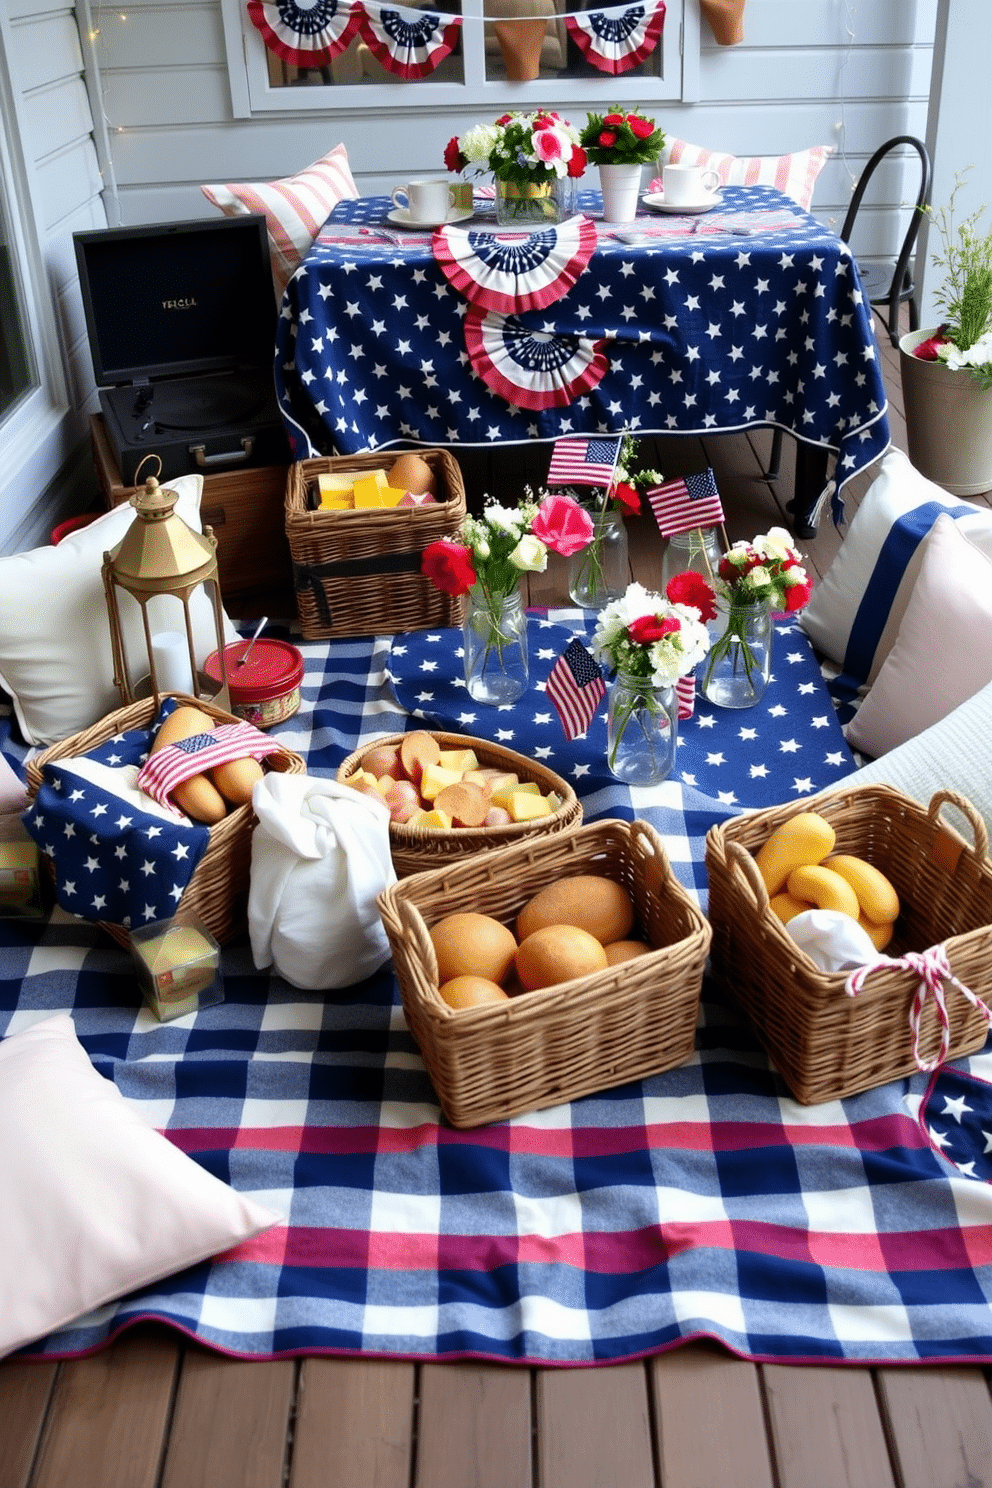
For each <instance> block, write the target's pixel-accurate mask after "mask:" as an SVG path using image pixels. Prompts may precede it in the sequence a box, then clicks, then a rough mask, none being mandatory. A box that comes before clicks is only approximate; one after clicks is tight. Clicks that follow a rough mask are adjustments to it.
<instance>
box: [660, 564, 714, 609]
mask: <svg viewBox="0 0 992 1488" xmlns="http://www.w3.org/2000/svg"><path fill="white" fill-rule="evenodd" d="M665 597H666V599H668V600H670V601H671V603H672V604H682V605H692V606H693V607H694V608H695V609H697V610H698V611H699V618H700V620H715V619H716V595H715V594H714V593H713V590H712V588H711V587H710V585H709V584H707V582H706V580H705V579H704V578H703V576H702V574H701V573H695V572H694V571H693V570H692V569H691V568H690V569H686V571H685V573H679V574H675V575H674V576H673V577H672V578H670V579H669V581H668V583H667V584H666V585H665Z"/></svg>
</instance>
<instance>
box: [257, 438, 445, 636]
mask: <svg viewBox="0 0 992 1488" xmlns="http://www.w3.org/2000/svg"><path fill="white" fill-rule="evenodd" d="M418 453H419V454H420V455H421V457H422V458H423V459H424V460H426V461H427V464H428V465H429V466H430V467H431V470H432V471H433V472H434V476H435V479H436V481H437V487H438V490H437V497H438V499H437V501H436V502H431V503H428V504H427V505H425V506H403V507H387V508H384V509H383V510H370V511H312V510H311V509H310V497H311V495H312V493H313V491H314V489H315V487H316V484H317V477H318V476H319V475H321V474H323V473H324V472H326V471H329V470H375V469H377V468H379V467H381V466H383V465H385V466H387V467H388V465H389V464H390V456H389V455H388V454H384V453H383V452H382V451H381V450H380V451H378V452H373V453H372V454H364V455H341V456H333V457H327V458H320V459H315V460H301V461H298V462H297V463H296V464H295V465H291V466H290V469H289V477H288V480H287V483H286V535H287V537H288V539H289V551H290V556H291V557H292V560H293V577H294V584H295V588H296V608H297V613H298V614H299V619H300V627H301V629H302V631H303V635H304V637H305V639H306V640H308V641H320V640H325V639H327V638H328V637H334V638H335V639H337V638H339V637H341V636H356V635H378V634H380V633H381V632H395V631H403V630H429V629H431V628H433V627H434V626H444V625H461V623H462V616H463V614H464V609H465V602H464V599H456V598H454V597H453V596H452V595H450V594H442V593H441V591H440V590H439V589H436V588H435V587H434V585H433V584H432V583H431V582H430V580H429V579H426V578H425V577H424V576H423V574H422V573H421V572H420V561H421V554H422V553H423V551H424V548H426V547H427V545H428V543H432V542H436V541H437V540H438V538H442V537H456V536H457V535H458V531H459V529H460V527H461V524H462V521H463V519H464V517H465V514H466V505H465V484H464V481H463V480H462V473H461V470H460V469H459V466H458V462H457V461H456V460H455V459H454V458H453V457H452V456H451V455H450V454H449V453H448V451H447V450H441V449H428V450H419V451H418Z"/></svg>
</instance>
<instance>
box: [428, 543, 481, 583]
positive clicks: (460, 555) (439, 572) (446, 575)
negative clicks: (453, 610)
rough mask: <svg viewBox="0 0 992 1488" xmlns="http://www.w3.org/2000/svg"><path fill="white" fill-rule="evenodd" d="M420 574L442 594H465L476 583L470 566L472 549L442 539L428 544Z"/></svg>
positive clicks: (462, 544)
mask: <svg viewBox="0 0 992 1488" xmlns="http://www.w3.org/2000/svg"><path fill="white" fill-rule="evenodd" d="M420 572H421V573H422V574H423V575H424V577H425V578H428V579H430V581H431V583H432V584H433V585H434V588H435V589H440V591H441V593H442V594H453V595H455V596H456V597H457V596H458V595H460V594H467V593H468V591H469V590H470V589H471V587H472V585H473V584H474V583H475V581H476V572H475V568H474V567H473V564H472V549H471V548H469V547H466V546H465V544H464V543H456V542H451V541H450V539H448V538H442V539H441V540H440V541H439V542H432V543H429V544H428V546H427V547H426V548H425V549H424V552H423V557H422V559H421V564H420Z"/></svg>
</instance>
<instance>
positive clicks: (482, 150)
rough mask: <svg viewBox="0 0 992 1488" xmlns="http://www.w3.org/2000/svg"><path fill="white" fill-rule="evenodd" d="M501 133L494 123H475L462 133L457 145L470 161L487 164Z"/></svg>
mask: <svg viewBox="0 0 992 1488" xmlns="http://www.w3.org/2000/svg"><path fill="white" fill-rule="evenodd" d="M501 135H502V130H500V129H497V127H496V125H495V124H476V125H475V126H474V127H473V128H472V129H469V130H466V132H465V133H464V134H463V135H462V137H461V139H460V140H459V141H458V147H459V149H460V150H461V152H462V154H463V155H464V156H465V159H466V160H467V161H469V162H470V163H472V164H476V165H488V164H489V156H490V153H491V152H492V151H493V150H494V149H495V148H496V146H497V145H498V144H499V141H500V138H501Z"/></svg>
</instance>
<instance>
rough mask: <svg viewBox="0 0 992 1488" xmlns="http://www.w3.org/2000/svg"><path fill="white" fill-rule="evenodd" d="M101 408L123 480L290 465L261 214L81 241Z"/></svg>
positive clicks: (91, 235) (79, 237) (84, 236)
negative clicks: (155, 472) (155, 459)
mask: <svg viewBox="0 0 992 1488" xmlns="http://www.w3.org/2000/svg"><path fill="white" fill-rule="evenodd" d="M73 242H74V244H75V251H76V262H77V265H78V268H79V280H80V288H81V291H82V297H83V306H84V310H85V313H86V328H87V331H88V333H89V342H90V353H91V355H92V358H93V371H94V375H95V377H96V381H97V386H98V388H99V398H100V407H101V410H102V412H103V415H104V419H105V422H106V427H107V434H108V436H109V438H110V441H111V444H112V446H113V450H114V454H115V456H116V458H117V462H118V465H119V467H120V471H121V476H122V478H123V480H124V481H125V482H126V483H127V484H129V485H131V484H133V483H134V480H135V473H136V471H137V469H138V466H139V465H140V464H141V461H142V460H143V459H144V458H145V456H146V455H149V454H156V455H158V456H159V458H160V459H161V461H162V471H161V475H160V477H159V478H160V479H162V480H169V479H172V478H175V477H176V476H179V475H185V474H187V473H189V472H191V471H201V472H203V473H204V474H206V473H208V472H210V471H215V470H220V471H227V470H232V469H235V468H236V467H238V466H261V465H286V464H288V463H289V461H290V459H291V455H290V453H289V445H288V442H287V439H286V435H285V431H284V428H283V424H282V420H281V418H280V416H279V408H278V404H277V402H276V395H275V386H274V383H273V377H272V361H273V357H274V354H275V321H276V315H275V297H274V294H273V288H272V271H271V268H270V266H269V247H268V237H267V234H266V228H265V218H264V217H262V216H261V215H252V216H247V217H223V218H221V219H219V220H215V219H206V220H201V219H196V220H194V221H190V222H173V223H156V224H151V225H144V226H140V227H122V228H106V229H102V230H97V231H92V232H81V233H75V234H74V235H73Z"/></svg>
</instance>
